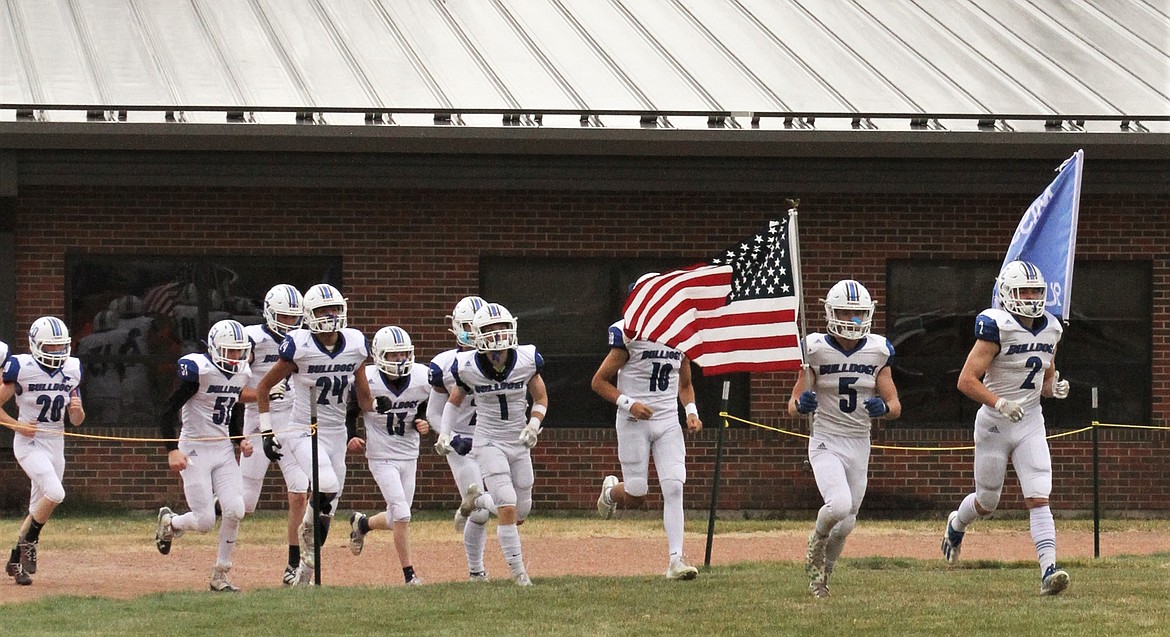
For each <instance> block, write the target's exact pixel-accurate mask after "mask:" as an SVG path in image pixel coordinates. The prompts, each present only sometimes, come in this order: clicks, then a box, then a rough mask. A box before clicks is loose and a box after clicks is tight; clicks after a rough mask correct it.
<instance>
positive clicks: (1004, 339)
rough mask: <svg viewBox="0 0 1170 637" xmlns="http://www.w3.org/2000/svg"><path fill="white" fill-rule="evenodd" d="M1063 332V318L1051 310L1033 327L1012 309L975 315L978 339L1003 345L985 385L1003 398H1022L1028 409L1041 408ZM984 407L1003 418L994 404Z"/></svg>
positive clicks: (1019, 399)
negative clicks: (1046, 376)
mask: <svg viewBox="0 0 1170 637" xmlns="http://www.w3.org/2000/svg"><path fill="white" fill-rule="evenodd" d="M1063 332H1064V327H1062V326H1061V324H1060V321H1058V320H1057V319H1056V317H1055V316H1053V315H1052V314H1049V313H1048V312H1045V313H1044V315H1043V316H1041V317H1040V318H1037V319H1035V320H1034V322H1033V328H1032V329H1028V328H1026V327H1024V326H1023V325H1020V323H1019V321H1018V320H1017V319H1016V317H1015V316H1012V314H1011V313H1010V312H1007V311H1004V310H1000V309H988V310H983V313H982V314H980V315H979V316H978V317H976V318H975V338H977V339H979V340H981V341H991V342H992V343H998V344H999V353H998V354H996V355H995V358H994V359H992V361H991V366H989V367H988V368H987V373H986V374H984V375H983V384H984V386H986V387H987V389H989V390H991V392H992V393H994V394H995V395H996V396H999V397H1000V398H1007V399H1008V400H1015V401H1018V402H1019V403H1020V405H1022V406H1023V407H1024V411H1025V412H1030V411H1032V410H1033V409H1035V410H1039V409H1040V390H1041V389H1043V388H1044V370H1046V369H1048V368H1049V367H1051V366H1052V358H1053V356H1054V355H1055V353H1056V344H1057V343H1059V342H1060V336H1061V334H1062V333H1063ZM982 409H983V410H984V411H986V412H988V413H989V414H991V415H993V416H995V417H997V418H1000V419H1003V415H1002V414H1000V413H999V412H998V411H996V410H995V408H993V407H988V406H987V405H983V407H982Z"/></svg>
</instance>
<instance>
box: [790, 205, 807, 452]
mask: <svg viewBox="0 0 1170 637" xmlns="http://www.w3.org/2000/svg"><path fill="white" fill-rule="evenodd" d="M788 205H789V206H792V207H791V208H789V209H788V249H789V250H790V251H791V252H792V254H791V262H792V280H793V282H794V283H795V285H796V305H797V307H799V308H800V331H799V332H797V333H796V339H797V341H798V342H799V343H800V362H801V365H807V364H808V352H807V351H806V350H805V347H806V346H805V342H804V336H805V334H808V312H805V311H804V309H805V308H804V279H803V277H802V275H801V271H800V233H799V232H797V228H796V219H797V217H798V216H799V213H798V212H797V211H796V208H797V206H799V205H800V200H799V199H789V200H788ZM804 388H805V389H806V390H809V391H811V390H812V388H813V384H812V374H810V373H809V370H808V369H805V370H804ZM812 424H813V417H812V414H809V415H808V433H809V435H810V436H811V435H812Z"/></svg>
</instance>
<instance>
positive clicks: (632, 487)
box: [624, 478, 650, 498]
mask: <svg viewBox="0 0 1170 637" xmlns="http://www.w3.org/2000/svg"><path fill="white" fill-rule="evenodd" d="M624 488H625V491H626V495H629V496H633V497H635V498H644V497H646V493H647V492H648V491H650V485H649V483H647V481H646V479H645V478H634V479H633V480H627V481H626V482H625V485H624Z"/></svg>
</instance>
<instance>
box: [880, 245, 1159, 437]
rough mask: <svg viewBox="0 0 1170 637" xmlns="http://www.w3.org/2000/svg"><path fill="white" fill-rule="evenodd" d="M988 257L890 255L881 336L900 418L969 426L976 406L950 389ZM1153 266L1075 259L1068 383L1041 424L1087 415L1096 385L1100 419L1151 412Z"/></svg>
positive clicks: (1059, 362) (1130, 419)
mask: <svg viewBox="0 0 1170 637" xmlns="http://www.w3.org/2000/svg"><path fill="white" fill-rule="evenodd" d="M999 265H1000V264H999V263H998V262H992V261H935V260H911V261H890V262H889V264H888V276H887V289H888V297H889V298H888V299H887V301H886V302H887V308H886V316H887V321H886V324H887V336H888V337H889V339H890V342H891V343H893V345H894V349H895V357H894V364H893V375H894V382H895V383H896V384H897V386H898V394H899V397H900V398H901V400H902V409H903V411H902V418H901V419H899V420H898V421H896V422H897V423H901V424H903V425H937V426H960V427H970V426H971V423H972V422H973V421H974V417H975V412H976V410H977V409H978V408H979V405H978V404H977V403H975V401H973V400H971V399H969V398H967V397H966V396H964V395H963V394H962V393H960V392H959V390H958V389H957V388H956V384H957V382H958V378H959V371H960V370H961V369H962V367H963V363H964V362H965V361H966V358H967V353H968V352H969V351H970V349H971V346H972V345H973V344H974V342H975V335H974V326H975V317H976V316H977V315H978V314H979V312H982V311H983V310H985V309H987V308H988V307H989V306H990V304H991V290H992V286H993V285H994V283H995V277H996V274H997V273H998V271H999ZM1152 281H1153V280H1152V269H1151V264H1150V263H1149V262H1145V261H1081V260H1078V261H1077V264H1076V272H1075V277H1074V279H1073V298H1072V302H1071V305H1070V306H1071V308H1072V318H1071V321H1070V322H1069V324H1068V325H1066V326H1065V330H1064V336H1063V337H1062V338H1061V341H1060V345H1059V346H1058V349H1057V356H1056V367H1057V369H1058V370H1059V371H1060V373H1061V378H1065V379H1068V380H1069V381H1070V383H1071V384H1072V393H1071V394H1070V396H1069V398H1068V399H1066V400H1063V401H1061V400H1045V401H1044V403H1043V407H1044V415H1045V420H1046V421H1047V424H1048V426H1049V427H1060V428H1070V427H1079V426H1084V425H1086V424H1088V423H1089V422H1090V421H1092V420H1093V419H1094V413H1093V410H1092V402H1091V400H1092V388H1093V387H1097V388H1098V395H1099V404H1100V411H1099V413H1098V415H1097V416H1096V417H1097V418H1099V419H1100V420H1101V421H1102V422H1117V423H1145V422H1148V420H1149V418H1150V409H1151V402H1150V391H1151V386H1150V374H1151V369H1152V368H1151V365H1152V360H1151V356H1150V347H1151V334H1152V332H1151V330H1152V322H1151V318H1150V317H1151V308H1152V292H1151V291H1152V289H1153V288H1152V285H1153V283H1152Z"/></svg>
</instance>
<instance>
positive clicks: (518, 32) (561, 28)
mask: <svg viewBox="0 0 1170 637" xmlns="http://www.w3.org/2000/svg"><path fill="white" fill-rule="evenodd" d="M1168 52H1170V0H1076V1H1068V0H946V1H941V2H940V1H934V0H833V1H827V0H5V1H4V2H2V3H0V122H2V121H13V120H34V121H35V120H48V121H76V120H83V121H84V120H89V121H92V120H95V119H97V120H107V119H109V120H120V119H121V120H129V121H146V122H162V121H187V122H218V123H223V122H224V121H225V119H226V120H229V121H243V122H258V123H268V124H291V123H298V122H299V123H317V124H324V123H328V124H356V125H365V124H398V125H408V126H413V125H423V126H433V125H436V124H442V125H446V124H454V125H466V126H491V127H500V126H503V125H517V126H544V127H601V126H604V127H609V128H613V127H618V128H622V127H629V128H645V127H648V126H650V127H656V128H692V129H699V128H702V129H708V128H728V129H731V128H745V129H751V128H765V129H769V128H771V129H783V128H801V129H810V128H811V129H822V130H823V129H825V128H829V129H833V128H838V129H857V128H862V129H869V130H873V129H882V130H884V129H901V130H906V129H908V128H911V127H913V128H917V129H927V130H929V129H947V130H979V129H983V130H987V129H988V128H991V129H995V130H1020V129H1022V130H1032V131H1043V130H1046V129H1047V130H1075V131H1080V130H1085V131H1090V132H1119V133H1120V132H1126V133H1128V132H1145V131H1154V132H1167V131H1170V123H1168V121H1167V120H1170V54H1168Z"/></svg>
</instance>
